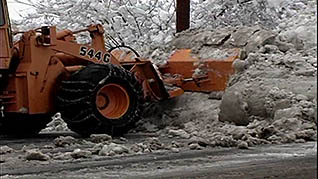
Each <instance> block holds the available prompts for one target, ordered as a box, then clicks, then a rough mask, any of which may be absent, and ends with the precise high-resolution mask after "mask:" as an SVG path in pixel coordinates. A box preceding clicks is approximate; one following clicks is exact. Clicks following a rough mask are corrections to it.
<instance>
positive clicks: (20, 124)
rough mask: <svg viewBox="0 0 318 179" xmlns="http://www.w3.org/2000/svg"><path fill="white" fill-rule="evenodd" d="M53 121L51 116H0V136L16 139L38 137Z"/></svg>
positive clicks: (11, 114) (8, 114)
mask: <svg viewBox="0 0 318 179" xmlns="http://www.w3.org/2000/svg"><path fill="white" fill-rule="evenodd" d="M51 120H52V118H51V115H50V114H34V115H30V114H22V113H6V114H4V117H3V116H2V114H0V134H2V135H9V136H14V137H32V136H35V135H37V134H38V133H39V132H40V131H41V130H42V129H44V128H45V126H46V124H48V123H49V122H50V121H51Z"/></svg>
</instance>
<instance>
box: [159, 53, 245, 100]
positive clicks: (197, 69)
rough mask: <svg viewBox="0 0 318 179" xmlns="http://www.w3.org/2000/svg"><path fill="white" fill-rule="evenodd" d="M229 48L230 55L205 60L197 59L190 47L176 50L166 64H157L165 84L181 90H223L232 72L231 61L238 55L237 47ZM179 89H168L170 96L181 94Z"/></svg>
mask: <svg viewBox="0 0 318 179" xmlns="http://www.w3.org/2000/svg"><path fill="white" fill-rule="evenodd" d="M230 50H231V54H232V55H231V56H229V57H227V58H226V59H207V60H201V59H200V60H199V59H198V58H197V57H195V56H193V55H192V54H191V50H190V49H181V50H177V51H175V53H174V54H173V55H172V56H171V57H170V58H169V60H168V62H167V64H165V65H162V66H159V71H160V72H161V75H162V77H163V81H164V83H165V84H167V85H172V86H176V87H179V88H181V89H182V90H183V91H192V92H212V91H224V90H225V88H226V85H227V82H228V80H229V77H230V75H231V74H233V73H234V69H233V68H232V63H233V61H234V60H235V59H237V58H238V56H239V49H230ZM181 89H179V90H178V89H174V90H173V91H169V90H168V91H169V94H170V98H172V97H176V96H179V95H181V94H182V91H180V90H181Z"/></svg>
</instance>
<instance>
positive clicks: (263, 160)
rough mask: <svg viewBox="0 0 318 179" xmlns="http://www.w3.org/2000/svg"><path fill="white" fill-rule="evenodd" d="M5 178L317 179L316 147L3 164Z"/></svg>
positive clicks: (44, 138)
mask: <svg viewBox="0 0 318 179" xmlns="http://www.w3.org/2000/svg"><path fill="white" fill-rule="evenodd" d="M52 138H53V137H52ZM52 138H51V137H50V136H42V137H40V138H36V139H32V140H33V142H34V143H35V145H37V146H40V145H45V144H47V143H50V141H51V140H52ZM131 140H138V138H137V139H131ZM27 142H30V140H25V139H15V140H12V139H10V140H9V139H3V138H2V139H1V140H0V145H5V144H6V145H8V146H10V147H12V148H19V147H21V146H22V145H23V144H25V143H27ZM83 147H84V146H83ZM16 155H19V153H17V154H16ZM2 158H3V156H2ZM4 158H5V156H4ZM17 158H19V157H17ZM6 159H7V160H10V158H6ZM0 178H1V179H6V178H26V179H29V178H32V179H36V178H53V179H55V178H56V179H62V178H63V179H66V178H74V179H75V178H76V179H80V178H83V179H84V178H85V179H86V178H180V179H183V178H233V179H234V178H235V179H237V178H243V179H252V178H278V179H280V178H283V179H285V178H287V179H291V178H295V179H303V178H304V179H307V178H308V179H314V178H317V143H316V142H310V143H304V144H285V145H265V146H258V147H253V148H250V149H248V150H240V149H236V148H209V147H208V148H205V149H204V150H196V151H193V150H182V151H181V152H179V153H173V152H171V151H162V152H158V153H149V154H140V155H128V156H116V157H100V158H90V159H81V160H71V161H69V160H68V161H54V160H52V161H46V162H38V161H30V162H26V161H23V160H16V161H12V160H10V162H9V163H6V162H4V163H1V172H0Z"/></svg>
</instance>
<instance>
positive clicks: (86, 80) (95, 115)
mask: <svg viewBox="0 0 318 179" xmlns="http://www.w3.org/2000/svg"><path fill="white" fill-rule="evenodd" d="M110 83H112V84H114V83H115V84H118V85H120V86H122V87H123V88H125V89H126V91H127V93H128V95H129V99H130V103H129V107H128V110H127V111H126V113H125V114H124V115H123V116H121V117H119V118H117V119H115V120H114V119H109V118H106V117H105V116H103V115H102V114H101V113H100V112H99V110H98V109H97V105H96V96H97V92H98V91H99V89H101V88H102V87H104V86H105V85H107V84H110ZM57 101H58V104H57V106H58V111H60V112H61V115H62V118H63V120H64V121H65V122H66V123H67V125H68V127H69V128H70V129H71V130H73V131H74V132H76V133H78V134H80V135H82V136H89V135H90V134H93V133H94V134H96V133H106V134H110V135H122V134H125V133H127V132H128V131H129V130H130V129H132V128H134V127H135V124H136V122H137V121H138V120H139V119H140V118H141V110H142V107H143V92H142V88H141V85H140V84H139V82H138V81H137V80H136V78H135V76H134V75H133V74H132V73H130V72H129V71H127V70H125V69H123V68H121V67H119V66H116V65H112V64H106V65H101V64H91V65H88V66H87V67H85V68H84V69H82V70H80V71H78V72H75V73H74V74H72V75H71V77H70V78H69V79H68V80H66V81H62V85H61V88H60V90H59V93H58V97H57Z"/></svg>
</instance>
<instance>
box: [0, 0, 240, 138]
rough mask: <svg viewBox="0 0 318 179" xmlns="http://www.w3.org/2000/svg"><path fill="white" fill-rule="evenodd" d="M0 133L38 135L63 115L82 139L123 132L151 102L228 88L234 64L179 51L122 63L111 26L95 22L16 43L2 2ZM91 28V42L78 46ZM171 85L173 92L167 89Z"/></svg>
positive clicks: (45, 30) (31, 34) (33, 33)
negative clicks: (164, 59)
mask: <svg viewBox="0 0 318 179" xmlns="http://www.w3.org/2000/svg"><path fill="white" fill-rule="evenodd" d="M0 2H1V3H0V133H1V134H7V135H33V134H37V133H38V132H39V131H40V130H41V129H43V128H44V127H45V126H46V124H47V123H48V122H50V121H51V116H52V115H54V114H55V113H57V112H60V113H61V115H62V118H63V120H64V121H65V122H66V123H67V125H68V127H69V128H70V129H71V130H73V131H74V132H77V133H79V134H81V135H83V136H88V135H90V134H92V133H107V134H111V135H121V134H124V133H126V132H127V131H128V130H130V129H132V128H133V127H134V125H135V124H136V122H137V121H138V120H139V119H140V118H141V113H142V110H143V106H144V102H147V101H160V100H165V99H169V98H173V97H176V96H179V95H181V94H183V92H184V91H200V92H210V91H222V90H224V89H225V87H226V82H227V80H228V78H229V75H230V74H232V73H233V69H232V67H231V64H232V62H233V60H234V59H235V58H237V56H233V57H231V58H229V59H226V60H222V61H220V60H213V59H211V60H205V61H204V62H201V63H200V67H202V66H203V68H205V69H207V72H206V73H205V74H203V75H199V76H197V75H194V71H195V69H196V68H197V67H198V59H196V58H194V57H192V56H191V50H189V49H180V50H178V51H176V52H175V53H174V54H173V55H172V56H171V57H170V59H169V60H168V63H167V64H165V65H164V66H160V67H158V68H154V65H153V64H152V63H151V62H150V61H149V60H145V59H142V58H138V57H136V58H126V57H124V58H122V54H123V51H122V50H121V49H122V48H121V47H119V48H115V49H111V50H108V49H106V48H105V41H104V29H103V28H102V26H101V25H91V26H89V27H88V28H86V29H83V30H79V31H76V32H72V31H70V30H63V31H59V32H57V31H56V27H54V26H52V27H48V26H44V27H41V28H38V29H35V30H29V31H27V32H23V34H22V37H21V39H20V40H19V41H17V42H16V43H13V41H12V32H11V28H10V21H9V15H8V8H7V3H6V0H0ZM84 31H88V32H89V33H90V37H91V43H90V44H79V43H77V42H76V38H75V34H77V33H81V32H84ZM166 86H169V88H167V89H169V90H167V89H166Z"/></svg>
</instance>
